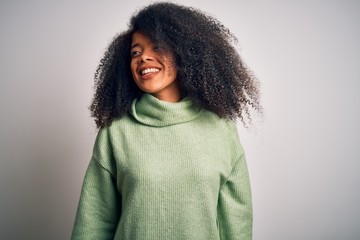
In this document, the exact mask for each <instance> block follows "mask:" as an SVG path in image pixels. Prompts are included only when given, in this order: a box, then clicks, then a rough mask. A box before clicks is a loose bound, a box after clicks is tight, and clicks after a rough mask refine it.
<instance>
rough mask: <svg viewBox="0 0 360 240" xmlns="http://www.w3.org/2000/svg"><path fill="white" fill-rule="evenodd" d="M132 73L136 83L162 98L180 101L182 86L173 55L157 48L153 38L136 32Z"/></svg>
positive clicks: (142, 88)
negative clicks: (178, 79) (179, 82)
mask: <svg viewBox="0 0 360 240" xmlns="http://www.w3.org/2000/svg"><path fill="white" fill-rule="evenodd" d="M130 54H131V64H130V67H131V73H132V76H133V78H134V81H135V83H136V85H137V86H138V87H139V88H140V89H141V90H142V91H144V92H147V93H150V94H152V95H154V96H155V97H157V98H158V99H160V100H163V101H168V102H178V101H180V99H181V94H180V87H179V84H178V82H177V80H176V68H175V65H174V59H173V55H172V54H171V53H167V54H163V53H162V52H159V51H157V50H156V46H154V44H153V43H152V42H151V40H150V39H149V38H148V37H147V36H145V35H144V34H142V33H141V32H135V33H134V34H133V36H132V43H131V53H130Z"/></svg>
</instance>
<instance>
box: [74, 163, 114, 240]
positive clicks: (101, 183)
mask: <svg viewBox="0 0 360 240" xmlns="http://www.w3.org/2000/svg"><path fill="white" fill-rule="evenodd" d="M120 201H121V200H120V195H119V193H118V191H117V187H116V180H115V178H114V176H113V175H112V174H111V173H110V172H109V171H108V170H106V169H105V168H104V167H102V166H101V165H100V164H99V162H98V161H97V160H96V159H95V158H94V157H93V158H92V159H91V161H90V163H89V166H88V169H87V171H86V174H85V179H84V182H83V186H82V191H81V196H80V202H79V206H78V210H77V214H76V218H75V224H74V228H73V232H72V236H71V239H72V240H91V239H94V240H95V239H96V240H99V239H101V240H106V239H113V238H114V234H115V231H116V227H117V224H118V220H119V217H120V211H121V207H120V206H119V205H120Z"/></svg>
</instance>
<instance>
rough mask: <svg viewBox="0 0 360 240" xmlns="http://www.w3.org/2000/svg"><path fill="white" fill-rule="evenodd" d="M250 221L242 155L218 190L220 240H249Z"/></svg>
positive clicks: (246, 171)
mask: <svg viewBox="0 0 360 240" xmlns="http://www.w3.org/2000/svg"><path fill="white" fill-rule="evenodd" d="M252 221H253V217H252V201H251V190H250V181H249V174H248V170H247V165H246V160H245V156H244V154H242V155H241V157H240V158H239V159H238V160H237V161H236V162H235V163H234V166H233V167H232V171H231V174H230V176H229V177H228V179H227V180H226V182H225V183H224V184H223V185H222V186H221V188H220V194H219V202H218V223H219V231H220V237H221V239H224V240H235V239H236V240H251V239H252Z"/></svg>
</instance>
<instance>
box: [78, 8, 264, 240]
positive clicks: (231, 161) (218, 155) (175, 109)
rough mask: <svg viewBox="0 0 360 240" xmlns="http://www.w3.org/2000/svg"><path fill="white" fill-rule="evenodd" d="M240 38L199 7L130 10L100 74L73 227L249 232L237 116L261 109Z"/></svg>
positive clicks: (154, 235) (136, 233) (217, 235)
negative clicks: (92, 138) (93, 132)
mask: <svg viewBox="0 0 360 240" xmlns="http://www.w3.org/2000/svg"><path fill="white" fill-rule="evenodd" d="M234 41H236V38H235V37H234V36H233V35H232V34H231V33H230V32H229V30H228V29H227V28H225V27H224V26H223V25H222V24H221V23H220V22H218V21H217V20H216V19H214V18H212V17H209V16H207V15H206V14H204V13H202V12H201V11H199V10H195V9H192V8H188V7H184V6H179V5H175V4H171V3H156V4H152V5H149V6H148V7H146V8H144V9H142V10H141V11H139V12H138V13H137V14H136V15H134V16H133V17H132V18H131V21H130V26H129V29H128V30H127V31H125V32H123V33H121V34H120V35H118V36H117V37H116V38H115V39H114V40H113V42H112V43H111V44H110V46H109V47H108V50H107V52H106V53H105V56H104V58H103V59H102V60H101V63H100V65H99V67H98V70H97V72H96V74H95V79H96V93H95V97H94V99H93V102H92V105H91V108H90V109H91V111H92V116H93V117H95V121H96V124H97V126H98V127H99V128H100V130H99V133H98V136H97V139H96V142H95V145H94V150H93V156H92V159H91V161H90V163H89V166H88V170H87V172H86V176H85V179H84V183H83V188H82V193H81V197H80V202H79V207H78V211H77V216H76V221H75V225H74V229H73V233H72V239H74V240H75V239H87V240H88V239H97V240H99V239H101V240H103V239H124V240H128V239H131V240H137V239H176V240H180V239H186V240H192V239H193V240H201V239H204V240H205V239H206V240H210V239H214V240H215V239H216V240H218V239H251V238H252V204H251V192H250V184H249V176H248V172H247V167H246V161H245V156H244V151H243V149H242V146H241V144H240V142H239V138H238V135H237V131H236V126H235V123H234V122H233V121H232V120H235V119H236V118H237V117H239V118H240V119H241V120H242V121H243V123H246V121H247V120H251V119H250V115H249V111H250V110H251V109H255V110H258V111H261V108H260V104H259V91H258V87H257V84H256V81H255V79H254V78H253V77H252V75H251V74H250V72H249V71H248V70H247V69H246V68H245V67H244V65H243V63H242V61H241V60H240V57H239V55H238V54H237V52H236V51H235V49H234V47H233V46H232V43H233V42H234Z"/></svg>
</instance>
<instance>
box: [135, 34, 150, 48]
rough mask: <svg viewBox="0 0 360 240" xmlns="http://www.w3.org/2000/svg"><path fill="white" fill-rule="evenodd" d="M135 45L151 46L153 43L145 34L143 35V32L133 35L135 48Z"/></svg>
mask: <svg viewBox="0 0 360 240" xmlns="http://www.w3.org/2000/svg"><path fill="white" fill-rule="evenodd" d="M135 44H140V45H144V44H145V45H146V44H149V45H151V44H152V41H151V40H150V38H149V37H147V36H146V35H145V34H143V33H141V32H134V33H133V35H132V41H131V45H132V46H133V45H135Z"/></svg>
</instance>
